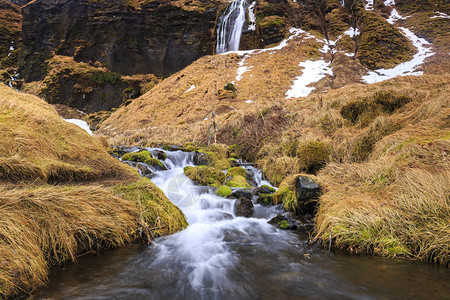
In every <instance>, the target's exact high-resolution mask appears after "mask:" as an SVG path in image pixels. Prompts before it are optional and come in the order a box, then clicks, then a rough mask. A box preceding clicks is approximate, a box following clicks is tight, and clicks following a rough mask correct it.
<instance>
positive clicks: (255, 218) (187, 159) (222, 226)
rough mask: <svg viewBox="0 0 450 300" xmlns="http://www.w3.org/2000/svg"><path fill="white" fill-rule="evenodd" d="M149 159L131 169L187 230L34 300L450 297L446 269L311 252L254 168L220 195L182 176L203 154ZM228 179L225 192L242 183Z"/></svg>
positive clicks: (93, 266)
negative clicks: (179, 215) (174, 209)
mask: <svg viewBox="0 0 450 300" xmlns="http://www.w3.org/2000/svg"><path fill="white" fill-rule="evenodd" d="M140 150H141V149H137V148H135V149H127V150H126V151H125V152H128V151H135V153H139V151H140ZM146 150H147V151H148V152H149V153H150V154H151V157H149V160H147V161H146V162H136V161H134V162H130V161H128V163H129V164H131V165H133V166H135V167H137V168H138V170H139V172H140V173H141V174H142V175H144V176H148V177H150V178H151V180H152V181H153V182H154V183H155V184H156V185H157V186H158V187H159V188H160V189H161V190H162V191H163V192H164V193H165V194H166V196H167V197H168V198H169V199H170V200H171V201H172V202H173V203H174V204H176V205H177V206H178V207H180V208H181V209H182V211H183V212H184V214H185V215H186V218H187V220H188V222H189V226H188V228H187V229H185V230H183V231H181V232H179V233H176V234H174V235H172V236H168V237H163V238H158V239H156V240H155V241H154V242H153V243H152V244H151V245H145V246H141V245H130V246H128V247H125V248H121V249H117V250H113V251H110V252H108V253H106V254H103V255H102V256H99V257H86V258H82V259H80V261H79V262H78V263H75V264H73V265H70V266H67V267H65V268H62V269H58V270H56V271H54V272H53V274H52V276H51V279H50V283H49V285H48V288H46V289H45V290H42V291H41V292H40V293H38V294H37V295H36V297H35V298H36V299H48V298H52V299H63V298H70V299H230V298H233V299H253V298H275V299H381V298H383V299H385V298H389V299H405V298H415V299H418V298H423V299H425V298H430V297H431V298H433V299H444V298H445V297H447V296H448V294H449V292H450V283H449V280H448V278H449V277H448V275H449V274H448V269H446V268H443V267H439V266H435V265H428V264H422V263H415V262H408V261H400V260H391V259H390V260H387V259H380V258H373V257H367V256H352V255H345V254H340V253H332V252H328V251H326V250H323V249H319V248H317V247H315V246H314V245H311V244H310V243H309V234H308V230H307V229H310V228H311V220H310V218H309V217H308V216H307V215H305V217H304V218H303V220H298V219H292V218H290V217H289V216H287V215H285V212H284V210H283V208H282V207H281V206H280V205H264V204H267V203H264V201H263V200H261V195H271V194H272V193H273V191H274V190H273V187H272V186H271V185H270V183H268V182H267V181H265V180H264V179H263V177H262V174H261V172H260V171H259V170H257V169H256V168H254V167H253V166H251V165H243V166H242V167H243V168H244V169H245V172H246V179H248V180H247V183H248V184H249V185H250V186H252V187H246V188H235V187H230V190H231V194H229V195H225V194H221V195H219V194H220V192H219V190H220V189H221V187H222V186H220V187H219V186H217V185H216V186H215V187H209V186H202V185H198V184H196V183H195V182H196V181H193V180H191V179H190V178H189V177H188V176H186V175H185V173H186V167H191V168H195V164H194V161H197V162H198V159H199V157H198V156H197V157H196V155H198V154H196V153H194V152H184V151H181V150H177V149H170V150H174V151H169V150H162V149H154V148H149V149H146ZM141 152H142V151H141ZM121 154H124V153H121ZM125 158H126V157H125ZM155 159H156V160H158V162H160V163H161V164H159V163H158V162H156V160H155ZM238 163H239V162H238ZM228 172H230V171H229V170H228V171H227V173H228ZM223 175H224V178H225V186H226V184H227V183H228V184H229V183H230V182H232V181H233V178H234V176H240V175H234V176H227V174H226V173H225V172H223ZM218 177H221V176H220V175H218ZM199 178H200V177H199ZM221 178H223V177H221ZM197 180H199V179H197ZM236 180H237V178H234V182H235V181H236ZM309 184H310V185H312V183H309ZM229 185H233V184H229ZM222 190H223V188H222ZM226 194H228V193H226ZM263 198H264V197H263ZM267 198H270V197H267ZM267 198H265V199H267ZM258 199H259V200H258ZM270 223H272V224H273V225H275V226H273V225H271V224H270ZM280 228H285V229H294V228H299V229H301V230H282V229H280Z"/></svg>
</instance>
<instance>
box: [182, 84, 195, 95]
mask: <svg viewBox="0 0 450 300" xmlns="http://www.w3.org/2000/svg"><path fill="white" fill-rule="evenodd" d="M193 89H195V85H191V87H190V88H188V89H187V90H186V92H184V93H185V94H187V93H189V92H190V91H192V90H193Z"/></svg>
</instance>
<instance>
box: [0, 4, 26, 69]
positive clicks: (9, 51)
mask: <svg viewBox="0 0 450 300" xmlns="http://www.w3.org/2000/svg"><path fill="white" fill-rule="evenodd" d="M21 24H22V16H21V15H20V8H19V7H18V6H17V5H15V4H12V3H10V2H8V1H6V0H0V69H3V68H8V67H10V66H11V65H12V64H13V63H14V61H15V58H16V57H17V51H16V49H17V48H18V44H19V41H20V31H21V29H20V28H21Z"/></svg>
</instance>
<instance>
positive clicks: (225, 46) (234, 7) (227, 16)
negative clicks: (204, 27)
mask: <svg viewBox="0 0 450 300" xmlns="http://www.w3.org/2000/svg"><path fill="white" fill-rule="evenodd" d="M247 6H248V4H247V0H234V1H233V2H232V3H231V4H230V5H228V6H227V8H226V9H225V12H224V13H223V14H222V16H221V18H220V20H219V26H218V27H217V46H216V52H217V53H225V52H228V51H237V50H239V44H240V42H241V35H242V30H243V28H244V25H245V9H246V7H247Z"/></svg>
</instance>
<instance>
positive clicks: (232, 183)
mask: <svg viewBox="0 0 450 300" xmlns="http://www.w3.org/2000/svg"><path fill="white" fill-rule="evenodd" d="M225 184H226V185H227V186H229V187H234V188H251V187H252V186H251V185H250V184H249V183H248V182H247V179H245V177H244V176H240V175H235V176H233V177H232V178H231V180H228V181H227V182H226V183H225Z"/></svg>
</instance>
